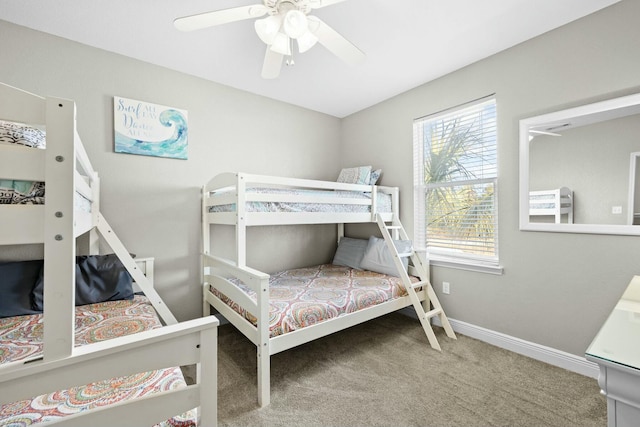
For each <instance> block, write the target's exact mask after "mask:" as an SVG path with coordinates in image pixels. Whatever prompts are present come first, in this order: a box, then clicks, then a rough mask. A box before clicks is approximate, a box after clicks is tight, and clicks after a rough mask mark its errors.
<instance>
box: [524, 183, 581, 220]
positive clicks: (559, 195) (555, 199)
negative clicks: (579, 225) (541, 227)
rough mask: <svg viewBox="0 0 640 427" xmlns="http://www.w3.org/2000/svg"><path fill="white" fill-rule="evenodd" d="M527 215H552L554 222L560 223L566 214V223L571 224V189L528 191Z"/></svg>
mask: <svg viewBox="0 0 640 427" xmlns="http://www.w3.org/2000/svg"><path fill="white" fill-rule="evenodd" d="M529 215H530V216H532V217H536V216H538V217H539V216H552V217H553V218H554V221H555V222H556V224H560V223H561V222H562V217H563V215H566V217H567V223H568V224H573V191H571V190H570V189H569V188H567V187H560V188H554V189H553V190H539V191H530V192H529Z"/></svg>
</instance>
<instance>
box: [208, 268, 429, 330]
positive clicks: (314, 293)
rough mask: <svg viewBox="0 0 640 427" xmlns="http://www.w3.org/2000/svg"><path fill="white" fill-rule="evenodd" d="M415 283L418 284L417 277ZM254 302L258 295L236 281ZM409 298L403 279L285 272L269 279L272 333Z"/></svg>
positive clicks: (346, 271) (347, 271) (341, 271)
mask: <svg viewBox="0 0 640 427" xmlns="http://www.w3.org/2000/svg"><path fill="white" fill-rule="evenodd" d="M411 279H412V281H417V280H418V279H417V278H415V277H412V278H411ZM234 282H235V284H236V285H237V286H239V287H240V288H241V289H242V290H243V291H244V292H246V293H247V294H249V295H250V296H251V298H252V299H253V300H255V299H256V296H255V292H253V291H252V290H251V289H250V288H249V287H247V286H246V285H244V284H243V283H242V282H239V281H237V280H235V281H234ZM210 290H211V292H212V293H213V294H214V295H216V296H217V297H218V298H220V299H221V300H222V301H223V302H224V303H225V304H227V305H229V306H230V307H232V308H233V309H234V310H235V311H236V312H237V313H239V314H241V315H242V316H244V318H245V319H247V320H248V321H250V322H252V323H253V324H254V325H256V323H257V322H256V321H257V319H256V317H255V316H253V315H252V314H251V313H248V312H247V311H246V310H244V309H242V308H241V307H239V306H238V304H236V303H235V302H233V301H231V300H230V299H229V298H227V297H226V296H225V295H223V294H221V293H220V292H219V291H218V290H217V289H214V288H213V287H211V286H210ZM405 295H407V292H406V291H405V289H404V286H403V284H402V280H401V279H400V278H399V277H394V276H388V275H385V274H380V273H374V272H372V271H367V270H356V269H353V268H350V267H343V266H337V265H333V264H323V265H319V266H315V267H309V268H298V269H294V270H285V271H281V272H278V273H275V274H272V275H271V276H270V279H269V306H270V307H269V311H270V312H269V334H270V336H271V337H275V336H278V335H283V334H286V333H287V332H292V331H295V330H298V329H301V328H304V327H305V326H310V325H313V324H316V323H319V322H323V321H325V320H329V319H332V318H335V317H338V316H342V315H345V314H348V313H352V312H354V311H357V310H361V309H363V308H367V307H371V306H374V305H376V304H380V303H383V302H386V301H389V300H391V299H394V298H399V297H402V296H405Z"/></svg>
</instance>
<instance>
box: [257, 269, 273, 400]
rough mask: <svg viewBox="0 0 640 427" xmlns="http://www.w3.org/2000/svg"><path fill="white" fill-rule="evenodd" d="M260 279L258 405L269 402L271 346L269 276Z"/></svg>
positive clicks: (258, 296) (258, 299)
mask: <svg viewBox="0 0 640 427" xmlns="http://www.w3.org/2000/svg"><path fill="white" fill-rule="evenodd" d="M259 280H260V287H259V288H257V289H258V290H259V292H257V302H258V311H259V315H258V325H257V326H258V405H259V406H260V407H263V406H267V405H269V403H270V402H271V361H270V360H271V348H270V343H269V338H270V334H269V277H268V276H267V277H263V278H262V279H259Z"/></svg>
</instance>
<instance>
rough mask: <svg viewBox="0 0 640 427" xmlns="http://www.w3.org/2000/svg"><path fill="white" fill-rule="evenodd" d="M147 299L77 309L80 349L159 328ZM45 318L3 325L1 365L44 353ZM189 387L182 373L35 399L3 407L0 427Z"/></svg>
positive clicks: (188, 422)
mask: <svg viewBox="0 0 640 427" xmlns="http://www.w3.org/2000/svg"><path fill="white" fill-rule="evenodd" d="M161 326H162V325H161V323H160V321H159V319H158V316H157V314H156V312H155V310H154V309H153V306H152V305H151V303H150V302H149V301H148V300H147V298H146V297H144V296H141V295H136V296H135V297H134V299H132V300H121V301H109V302H103V303H97V304H89V305H83V306H78V307H76V334H75V340H76V345H83V344H89V343H95V342H99V341H104V340H107V339H111V338H116V337H120V336H124V335H129V334H133V333H136V332H141V331H145V330H149V329H154V328H158V327H161ZM42 331H43V323H42V314H34V315H29V316H16V317H7V318H3V319H0V364H2V363H8V362H13V361H17V360H22V359H26V358H32V357H34V356H38V355H40V354H41V353H42V336H43V333H42ZM184 386H186V383H185V380H184V377H183V375H182V371H181V370H180V368H179V367H176V368H170V369H161V370H156V371H150V372H144V373H140V374H136V375H130V376H126V377H119V378H113V379H110V380H104V381H98V382H95V383H92V384H88V385H84V386H79V387H73V388H71V389H69V390H63V391H56V392H52V393H48V394H44V395H41V396H36V397H34V398H32V399H27V400H22V401H18V402H14V403H11V404H7V405H0V426H12V427H13V426H27V425H31V424H36V423H39V422H45V421H51V420H53V419H56V418H59V417H63V416H65V415H70V414H74V413H78V412H81V411H85V410H88V409H92V408H98V407H101V406H106V405H111V404H113V403H116V402H120V401H124V400H130V399H136V398H139V397H142V396H146V395H149V394H153V393H158V392H162V391H167V390H173V389H176V388H179V387H184ZM195 420H196V412H195V410H192V411H190V412H188V413H185V414H182V415H180V416H176V417H174V418H172V419H170V420H167V421H165V422H162V423H160V424H158V425H157V426H161V427H169V426H193V427H195V425H196V421H195Z"/></svg>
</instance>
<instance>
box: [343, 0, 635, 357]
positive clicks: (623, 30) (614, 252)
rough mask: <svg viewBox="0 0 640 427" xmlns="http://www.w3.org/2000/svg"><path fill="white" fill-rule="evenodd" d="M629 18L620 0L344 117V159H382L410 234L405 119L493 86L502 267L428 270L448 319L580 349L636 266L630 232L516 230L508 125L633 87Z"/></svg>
mask: <svg viewBox="0 0 640 427" xmlns="http://www.w3.org/2000/svg"><path fill="white" fill-rule="evenodd" d="M638 16H640V2H638V1H635V0H634V1H631V0H628V1H626V0H625V1H622V2H620V3H618V4H616V5H614V6H612V7H610V8H607V9H605V10H602V11H600V12H598V13H596V14H594V15H591V16H588V17H585V18H583V19H581V20H579V21H576V22H574V23H571V24H569V25H567V26H565V27H562V28H560V29H557V30H555V31H552V32H550V33H547V34H544V35H542V36H540V37H537V38H536V39H533V40H531V41H528V42H525V43H523V44H521V45H518V46H516V47H514V48H511V49H509V50H507V51H504V52H502V53H500V54H497V55H495V56H492V57H490V58H488V59H486V60H483V61H480V62H478V63H475V64H473V65H471V66H468V67H466V68H464V69H462V70H459V71H457V72H454V73H452V74H449V75H447V76H444V77H442V78H440V79H438V80H436V81H433V82H430V83H427V84H425V85H423V86H420V87H418V88H415V89H413V90H411V91H408V92H406V93H404V94H401V95H399V96H396V97H394V98H392V99H389V100H387V101H385V102H382V103H380V104H379V105H376V106H374V107H371V108H369V109H367V110H364V111H361V112H359V113H356V114H353V115H352V116H350V117H347V118H345V119H343V121H342V129H343V130H342V140H343V144H342V158H343V162H345V163H353V164H355V163H359V164H369V163H372V164H375V165H376V166H381V167H382V168H383V169H384V184H390V185H399V186H400V187H401V193H400V194H401V195H402V196H401V199H402V200H401V209H402V210H401V212H402V221H403V223H404V225H405V227H406V228H407V229H408V230H412V229H413V224H412V212H413V200H412V193H413V191H412V182H413V181H412V120H413V119H414V118H418V117H422V116H425V115H427V114H431V113H435V112H438V111H441V110H443V109H446V108H450V107H453V106H456V105H459V104H462V103H465V102H468V101H471V100H474V99H477V98H480V97H483V96H486V95H489V94H492V93H495V94H496V99H497V107H498V138H499V141H498V144H499V145H498V155H499V193H498V195H499V220H500V227H499V250H500V260H501V264H502V265H503V266H504V274H503V275H501V276H496V275H490V274H483V273H476V272H470V271H463V270H456V269H450V268H442V267H434V268H433V269H432V280H433V283H434V286H435V288H436V291H437V292H438V293H439V294H440V292H439V291H440V290H441V284H442V282H443V281H447V282H450V284H451V293H450V295H440V299H441V302H442V304H443V306H444V308H445V310H446V312H447V314H448V316H449V317H450V318H453V319H456V320H460V321H464V322H468V323H471V324H473V325H478V326H481V327H484V328H488V329H491V330H495V331H498V332H502V333H505V334H508V335H512V336H515V337H518V338H521V339H524V340H527V341H532V342H535V343H539V344H541V345H545V346H549V347H552V348H556V349H560V350H564V351H566V352H569V353H573V354H577V355H583V354H584V351H585V349H586V348H587V346H588V345H589V343H590V342H591V340H592V339H593V337H594V335H595V334H596V332H597V331H598V329H599V327H600V325H601V324H602V322H603V321H604V320H605V319H606V316H607V315H608V313H609V312H610V310H611V309H612V307H613V305H614V304H615V302H616V301H617V300H618V298H619V297H620V295H621V294H622V291H623V290H624V288H625V287H626V286H627V284H628V282H629V280H630V279H631V277H632V276H633V275H634V274H640V261H638V256H637V254H638V253H639V251H640V239H638V238H637V237H628V236H601V235H587V234H560V233H541V232H524V231H519V229H518V161H519V159H518V121H519V120H520V119H523V118H526V117H531V116H536V115H538V114H542V113H546V112H551V111H555V110H559V109H564V108H567V107H570V106H575V105H579V104H582V103H589V102H595V101H598V100H603V99H608V98H612V97H615V96H618V95H623V94H629V93H634V92H638V91H640V55H639V54H638V52H640V26H638V25H637V17H638ZM348 231H349V229H348ZM410 234H411V233H410Z"/></svg>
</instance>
